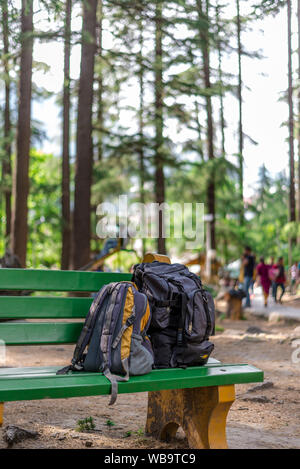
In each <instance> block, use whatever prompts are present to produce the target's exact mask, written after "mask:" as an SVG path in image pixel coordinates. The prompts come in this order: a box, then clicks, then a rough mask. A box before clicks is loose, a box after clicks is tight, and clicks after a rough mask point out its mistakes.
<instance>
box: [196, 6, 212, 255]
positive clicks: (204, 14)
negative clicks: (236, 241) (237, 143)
mask: <svg viewBox="0 0 300 469" xmlns="http://www.w3.org/2000/svg"><path fill="white" fill-rule="evenodd" d="M196 1H197V12H198V16H199V20H200V22H203V19H205V21H206V26H205V28H201V29H200V30H199V35H200V39H201V43H202V56H203V72H204V86H205V88H206V89H207V90H208V91H209V90H210V88H211V81H210V60H209V37H208V28H209V26H208V24H209V23H208V8H209V4H208V1H207V2H206V6H205V7H204V6H203V4H202V0H196ZM206 114H207V145H208V159H209V160H210V161H211V162H213V160H214V158H215V155H214V143H213V139H214V129H213V116H212V103H211V96H210V95H209V93H208V96H207V97H206ZM214 180H215V176H214V169H212V170H211V173H210V176H209V181H208V185H207V192H206V193H207V210H208V213H209V214H211V215H212V221H211V222H210V241H211V243H210V245H211V249H213V250H214V249H216V236H215V181H214Z"/></svg>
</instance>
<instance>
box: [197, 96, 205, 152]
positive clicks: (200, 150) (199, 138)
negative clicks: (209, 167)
mask: <svg viewBox="0 0 300 469" xmlns="http://www.w3.org/2000/svg"><path fill="white" fill-rule="evenodd" d="M199 113H200V109H199V103H198V100H197V97H196V99H195V122H196V128H197V133H198V144H197V150H198V153H199V156H200V158H201V161H204V153H203V147H202V126H201V122H200V119H199Z"/></svg>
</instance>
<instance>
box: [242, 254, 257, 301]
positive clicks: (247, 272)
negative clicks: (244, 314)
mask: <svg viewBox="0 0 300 469" xmlns="http://www.w3.org/2000/svg"><path fill="white" fill-rule="evenodd" d="M254 263H255V258H254V256H253V254H252V250H251V248H250V247H249V246H246V247H245V250H244V254H243V257H242V265H243V267H244V290H245V293H246V302H245V307H246V308H250V306H251V303H250V295H249V288H250V286H251V284H252V282H253V273H254Z"/></svg>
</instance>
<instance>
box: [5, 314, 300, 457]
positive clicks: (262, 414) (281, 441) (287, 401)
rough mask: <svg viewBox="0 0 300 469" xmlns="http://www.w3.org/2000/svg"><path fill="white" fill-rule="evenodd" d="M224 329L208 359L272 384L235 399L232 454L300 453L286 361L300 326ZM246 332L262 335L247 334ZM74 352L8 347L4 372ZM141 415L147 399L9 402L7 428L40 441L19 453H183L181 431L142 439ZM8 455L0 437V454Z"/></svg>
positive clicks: (299, 391)
mask: <svg viewBox="0 0 300 469" xmlns="http://www.w3.org/2000/svg"><path fill="white" fill-rule="evenodd" d="M221 325H222V327H223V328H224V332H221V333H218V334H217V335H216V336H215V337H214V338H213V342H214V343H215V351H214V353H213V356H214V357H215V358H217V359H219V360H221V361H222V362H224V363H249V364H252V365H255V366H257V367H259V368H261V369H263V370H264V372H265V381H270V382H271V383H272V384H270V387H268V388H266V389H259V390H256V391H253V392H249V389H251V388H253V387H254V386H256V385H255V384H247V385H238V386H236V393H237V399H236V401H235V403H234V404H233V406H232V408H231V411H230V413H229V417H228V432H227V433H228V443H229V447H230V448H298V449H300V363H293V362H292V359H291V356H292V353H293V352H294V351H295V348H293V347H292V342H293V340H294V339H296V338H299V339H300V330H299V323H298V324H297V323H294V324H293V323H290V324H286V323H283V322H282V323H276V324H270V323H268V322H267V321H266V320H262V319H257V318H251V317H249V318H248V319H247V320H243V321H235V322H233V321H230V320H223V321H222V323H221ZM250 326H255V327H258V328H259V329H260V330H262V331H263V332H261V333H259V334H257V333H256V334H253V333H252V334H250V333H247V332H246V331H247V329H248V328H249V327H250ZM297 326H298V329H296V330H295V328H296V327H297ZM72 352H73V346H47V347H10V348H9V351H8V357H7V365H8V366H18V364H20V363H22V365H23V366H29V365H36V366H42V365H56V364H58V365H65V364H67V363H68V362H69V360H70V357H71V355H72ZM299 357H300V353H299ZM146 410H147V394H146V393H138V394H131V395H129V394H126V395H119V396H118V400H117V403H116V404H115V405H114V406H113V407H109V406H108V396H99V397H88V398H73V399H57V400H44V401H27V402H12V403H7V404H5V413H4V426H5V425H8V424H15V425H18V426H20V427H22V428H25V429H29V430H37V431H38V432H39V436H38V438H37V439H35V440H26V441H24V442H21V443H18V444H16V445H15V447H16V448H86V447H92V448H109V449H114V448H147V449H153V448H176V449H177V448H187V447H188V446H187V441H186V439H185V437H184V434H183V432H182V430H179V432H178V433H177V436H176V439H175V440H173V441H172V442H170V443H168V444H166V443H161V442H158V441H156V440H153V439H151V438H148V437H146V436H145V435H144V424H145V419H146ZM89 416H92V417H93V419H94V422H95V425H96V428H95V430H93V431H91V432H86V433H82V432H78V431H76V430H75V428H76V424H77V421H78V420H79V419H84V418H86V417H89ZM108 421H110V422H111V423H113V425H108V424H107V423H108ZM5 447H6V443H4V441H3V439H2V437H1V431H0V448H5Z"/></svg>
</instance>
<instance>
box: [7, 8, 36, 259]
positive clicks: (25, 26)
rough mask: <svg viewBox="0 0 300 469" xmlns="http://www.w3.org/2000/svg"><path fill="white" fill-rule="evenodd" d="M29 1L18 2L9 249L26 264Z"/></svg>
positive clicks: (29, 73) (29, 97)
mask: <svg viewBox="0 0 300 469" xmlns="http://www.w3.org/2000/svg"><path fill="white" fill-rule="evenodd" d="M32 3H33V1H32V0H22V13H21V61H20V81H19V108H18V127H17V154H16V170H15V179H14V201H15V205H14V212H13V232H12V234H13V236H12V250H13V252H14V253H15V254H16V255H17V256H18V257H19V260H20V263H21V265H22V266H24V267H25V265H26V248H27V236H28V220H27V216H28V206H27V199H28V193H29V174H28V172H29V151H30V136H31V125H30V124H31V122H30V118H31V89H32V81H31V79H32V50H33V5H32Z"/></svg>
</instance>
